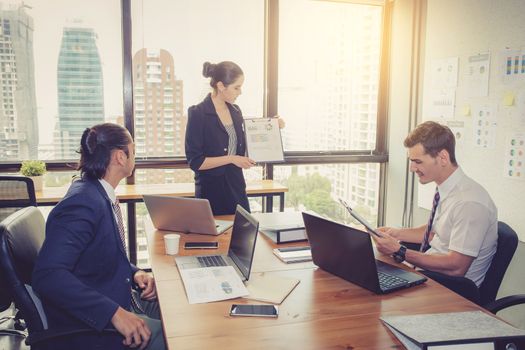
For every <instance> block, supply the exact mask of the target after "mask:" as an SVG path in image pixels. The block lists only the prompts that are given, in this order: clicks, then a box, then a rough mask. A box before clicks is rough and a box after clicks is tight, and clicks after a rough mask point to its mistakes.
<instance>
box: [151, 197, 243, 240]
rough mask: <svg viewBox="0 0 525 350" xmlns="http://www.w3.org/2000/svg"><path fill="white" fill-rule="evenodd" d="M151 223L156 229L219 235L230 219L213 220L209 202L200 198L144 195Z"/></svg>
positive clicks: (230, 224) (229, 222)
mask: <svg viewBox="0 0 525 350" xmlns="http://www.w3.org/2000/svg"><path fill="white" fill-rule="evenodd" d="M143 197H144V203H145V204H146V207H147V208H148V212H149V215H150V217H151V221H152V222H153V225H154V226H155V228H156V229H158V230H167V231H176V232H186V233H200V234H203V235H219V234H221V233H223V232H224V231H226V230H227V229H229V228H230V227H231V226H232V224H233V223H232V222H231V221H226V220H214V219H213V214H212V212H211V207H210V202H208V200H207V199H202V198H186V197H170V196H154V195H144V196H143Z"/></svg>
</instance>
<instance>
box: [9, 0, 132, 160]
mask: <svg viewBox="0 0 525 350" xmlns="http://www.w3.org/2000/svg"><path fill="white" fill-rule="evenodd" d="M0 21H1V26H0V64H1V74H2V79H1V80H0V85H1V89H2V94H1V95H0V103H1V105H2V108H0V159H2V160H3V161H19V160H23V159H36V158H39V159H44V160H66V159H67V160H71V159H73V160H76V159H78V154H77V153H76V152H75V151H76V150H77V149H78V146H79V142H80V135H81V133H82V131H83V130H84V129H85V128H86V127H87V126H91V125H94V124H96V123H101V122H104V121H113V122H115V121H117V119H118V118H119V117H122V114H123V113H122V105H123V104H122V63H121V62H122V56H121V49H120V48H121V25H120V4H119V2H118V1H103V0H94V1H88V2H86V1H81V0H73V1H71V0H55V1H37V0H25V1H24V2H14V1H1V2H0Z"/></svg>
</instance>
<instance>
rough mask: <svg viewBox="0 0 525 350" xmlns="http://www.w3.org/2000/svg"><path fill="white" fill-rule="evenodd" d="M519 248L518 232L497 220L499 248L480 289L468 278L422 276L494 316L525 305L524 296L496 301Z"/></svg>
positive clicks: (434, 274) (427, 274)
mask: <svg viewBox="0 0 525 350" xmlns="http://www.w3.org/2000/svg"><path fill="white" fill-rule="evenodd" d="M517 246H518V235H517V234H516V232H515V231H514V230H513V229H512V228H511V227H510V226H509V225H507V224H506V223H504V222H501V221H498V247H497V249H496V254H495V255H494V257H493V258H492V262H491V264H490V267H489V269H488V271H487V273H486V274H485V279H484V280H483V282H482V283H481V285H480V286H479V288H478V287H477V286H476V284H475V283H474V282H473V281H472V280H470V279H468V278H465V277H457V276H448V275H445V274H442V273H439V272H434V271H422V273H423V274H425V275H426V276H427V277H430V278H431V279H433V280H434V281H436V282H438V283H440V284H442V285H444V286H445V287H447V288H448V289H450V290H452V291H454V292H456V293H458V294H459V295H461V296H463V297H465V298H466V299H469V300H470V301H472V302H474V303H476V304H478V305H481V306H483V307H484V308H485V309H487V310H488V311H490V312H492V313H494V314H495V313H497V312H498V311H500V310H503V309H505V308H508V307H511V306H514V305H518V304H525V294H522V295H512V296H508V297H505V298H501V299H499V300H496V295H497V294H498V289H499V287H500V285H501V282H502V281H503V277H504V276H505V272H506V271H507V267H508V266H509V264H510V261H511V260H512V257H513V255H514V252H515V251H516V248H517Z"/></svg>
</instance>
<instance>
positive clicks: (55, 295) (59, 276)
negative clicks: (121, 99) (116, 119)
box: [32, 123, 165, 349]
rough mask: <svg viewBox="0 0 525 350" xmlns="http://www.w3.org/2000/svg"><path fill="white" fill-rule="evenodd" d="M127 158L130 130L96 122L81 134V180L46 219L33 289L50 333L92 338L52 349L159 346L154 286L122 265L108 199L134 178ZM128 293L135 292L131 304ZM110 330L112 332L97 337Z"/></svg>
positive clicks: (115, 209) (117, 225)
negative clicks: (70, 330) (73, 331)
mask: <svg viewBox="0 0 525 350" xmlns="http://www.w3.org/2000/svg"><path fill="white" fill-rule="evenodd" d="M134 153H135V151H134V144H133V140H132V138H131V136H130V134H129V132H128V131H127V130H126V129H124V128H123V127H121V126H119V125H116V124H110V123H106V124H99V125H96V126H94V127H92V128H88V129H86V130H85V131H84V134H83V135H82V139H81V142H80V163H79V166H78V168H79V170H80V172H81V178H80V179H79V180H77V181H74V182H73V184H72V185H71V187H70V188H69V190H68V192H67V194H66V196H65V197H64V198H63V199H62V201H60V203H58V204H57V206H56V207H55V208H53V210H52V211H51V213H50V214H49V218H48V220H47V225H46V238H45V241H44V244H43V246H42V249H41V251H40V253H39V256H38V259H37V261H36V264H35V269H34V271H33V283H32V285H33V288H34V290H35V291H36V292H37V293H38V294H39V296H40V297H41V299H42V303H43V306H44V309H45V312H46V315H47V317H48V322H49V328H50V329H53V328H58V327H61V328H63V327H73V328H86V326H87V327H90V328H93V329H94V330H96V331H99V332H96V331H95V332H93V333H83V334H76V335H73V336H69V337H66V338H61V339H59V340H57V341H54V342H53V344H50V348H52V349H121V348H122V349H123V348H128V347H131V348H139V349H164V348H165V345H164V339H163V335H162V327H161V322H160V320H159V319H158V318H159V317H158V304H157V303H156V302H155V301H154V299H155V298H156V288H155V280H154V278H153V276H151V274H148V273H146V272H144V271H142V270H139V269H138V268H137V267H135V266H134V265H132V264H131V263H130V262H129V260H128V257H127V255H126V251H125V240H124V228H123V225H122V214H121V212H120V208H119V206H118V201H117V200H116V196H115V188H116V187H117V185H118V183H119V182H120V181H121V180H122V179H124V178H126V177H128V176H130V175H131V173H132V172H133V169H134V166H135V154H134ZM133 287H136V288H137V287H138V288H139V289H141V290H142V292H141V294H140V298H135V299H136V300H135V299H134V300H132V299H133V298H132V288H133ZM137 296H138V294H137ZM132 301H135V303H133V302H132ZM132 304H133V306H132ZM136 304H142V305H136ZM141 306H142V307H141ZM155 308H156V310H154V309H155ZM137 309H145V310H146V314H148V315H145V314H139V313H138V312H137ZM155 311H156V312H155ZM155 313H156V314H155ZM148 316H151V317H148ZM112 327H114V328H115V329H116V330H117V332H116V333H108V332H104V333H103V332H101V331H102V330H103V329H106V328H112Z"/></svg>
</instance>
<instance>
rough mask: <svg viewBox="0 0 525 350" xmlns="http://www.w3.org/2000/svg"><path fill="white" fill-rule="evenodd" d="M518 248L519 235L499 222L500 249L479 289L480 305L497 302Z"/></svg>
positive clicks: (497, 250)
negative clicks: (502, 283) (499, 291)
mask: <svg viewBox="0 0 525 350" xmlns="http://www.w3.org/2000/svg"><path fill="white" fill-rule="evenodd" d="M517 246H518V235H517V234H516V232H515V231H514V230H513V229H512V228H511V227H510V226H509V225H507V224H506V223H504V222H502V221H498V248H497V249H496V254H495V255H494V257H493V258H492V263H491V264H490V267H489V269H488V271H487V273H486V274H485V279H484V280H483V283H482V284H481V286H480V287H479V293H480V305H486V304H487V303H490V302H492V301H494V300H496V295H497V294H498V289H499V287H500V285H501V281H503V277H504V276H505V272H506V271H507V267H509V264H510V261H511V260H512V257H513V255H514V252H515V251H516V248H517Z"/></svg>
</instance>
